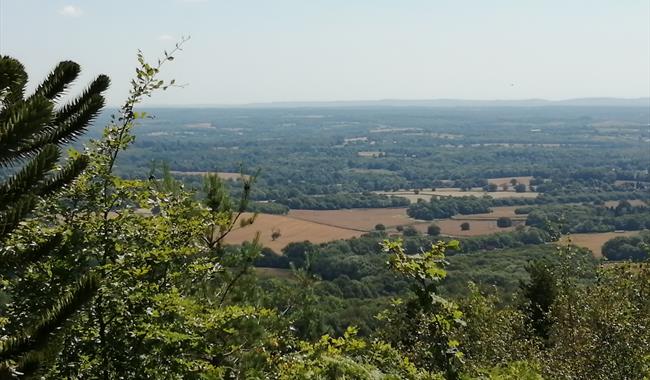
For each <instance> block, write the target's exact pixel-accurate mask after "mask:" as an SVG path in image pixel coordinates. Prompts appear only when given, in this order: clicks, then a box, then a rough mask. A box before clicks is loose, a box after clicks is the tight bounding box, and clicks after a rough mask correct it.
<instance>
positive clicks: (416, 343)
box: [380, 240, 464, 379]
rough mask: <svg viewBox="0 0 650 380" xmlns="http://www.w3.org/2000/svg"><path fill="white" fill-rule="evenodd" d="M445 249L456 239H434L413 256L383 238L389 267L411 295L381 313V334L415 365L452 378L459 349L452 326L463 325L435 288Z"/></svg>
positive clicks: (441, 275) (441, 272)
mask: <svg viewBox="0 0 650 380" xmlns="http://www.w3.org/2000/svg"><path fill="white" fill-rule="evenodd" d="M447 249H458V242H457V241H451V242H449V243H443V242H439V243H436V244H433V245H432V246H431V249H429V250H427V251H425V252H422V253H421V254H420V255H417V256H407V255H406V253H405V252H404V249H403V247H402V242H401V241H399V240H398V241H394V242H391V241H385V242H384V243H383V250H384V251H385V252H387V253H388V254H390V258H389V261H388V263H389V267H390V268H391V270H392V271H394V272H395V273H397V274H399V275H401V276H404V277H405V278H406V279H408V280H409V282H410V283H411V290H412V291H413V294H414V295H415V297H414V298H409V299H407V300H405V301H398V302H395V303H394V304H393V306H392V308H391V309H389V310H387V311H386V312H384V313H382V314H381V315H380V318H381V319H382V320H383V321H384V322H385V326H384V328H383V329H382V333H381V336H382V338H383V339H385V340H386V341H387V342H390V343H391V344H392V345H393V346H395V347H396V348H397V349H399V350H400V351H402V352H404V354H405V355H406V356H407V357H409V359H410V360H411V361H413V363H414V364H415V365H416V366H418V367H421V368H424V369H426V370H428V371H433V372H437V371H440V372H441V373H444V375H445V378H447V379H457V378H459V376H460V368H461V364H462V358H463V353H462V352H461V351H460V349H459V342H458V341H457V340H456V339H454V331H455V329H456V328H458V327H460V326H462V325H464V322H463V321H462V319H461V318H462V315H463V314H462V312H461V311H460V310H459V309H458V307H457V305H456V304H454V303H453V302H450V301H448V300H446V299H444V298H442V297H441V296H440V295H439V294H438V292H437V288H438V286H439V285H440V282H441V281H442V280H443V279H444V278H445V276H446V274H447V272H446V271H445V270H444V268H443V265H444V260H445V251H446V250H447Z"/></svg>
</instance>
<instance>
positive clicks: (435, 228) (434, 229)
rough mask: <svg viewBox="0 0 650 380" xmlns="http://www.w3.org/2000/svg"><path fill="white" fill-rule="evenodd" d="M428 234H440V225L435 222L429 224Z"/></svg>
mask: <svg viewBox="0 0 650 380" xmlns="http://www.w3.org/2000/svg"><path fill="white" fill-rule="evenodd" d="M427 235H429V236H438V235H440V226H438V225H437V224H435V223H431V224H429V226H428V227H427Z"/></svg>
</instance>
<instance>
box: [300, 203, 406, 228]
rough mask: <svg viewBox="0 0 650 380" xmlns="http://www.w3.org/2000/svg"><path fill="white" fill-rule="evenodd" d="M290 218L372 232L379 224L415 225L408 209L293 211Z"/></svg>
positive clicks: (390, 225) (392, 225)
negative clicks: (407, 211)
mask: <svg viewBox="0 0 650 380" xmlns="http://www.w3.org/2000/svg"><path fill="white" fill-rule="evenodd" d="M288 216H289V217H291V218H294V219H300V220H305V221H310V222H316V223H322V224H326V225H331V226H336V227H342V228H349V229H354V230H363V231H370V230H372V229H374V228H375V226H376V225H377V224H379V223H381V224H383V225H385V226H386V227H394V226H398V225H408V224H413V223H414V222H415V221H416V220H415V219H412V218H410V217H409V216H408V215H406V208H405V207H400V208H374V209H349V210H322V211H321V210H291V211H289V214H288Z"/></svg>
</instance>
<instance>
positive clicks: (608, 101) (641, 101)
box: [240, 98, 650, 108]
mask: <svg viewBox="0 0 650 380" xmlns="http://www.w3.org/2000/svg"><path fill="white" fill-rule="evenodd" d="M545 106H587V107H650V98H576V99H566V100H546V99H521V100H472V99H421V100H402V99H382V100H359V101H331V102H270V103H250V104H245V105H241V106H240V107H252V108H276V107H277V108H288V107H545Z"/></svg>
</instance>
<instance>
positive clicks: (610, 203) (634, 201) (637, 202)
mask: <svg viewBox="0 0 650 380" xmlns="http://www.w3.org/2000/svg"><path fill="white" fill-rule="evenodd" d="M618 202H620V201H605V207H616V206H618ZM628 202H630V204H631V205H632V206H647V204H646V203H645V202H644V201H642V200H641V199H632V200H629V201H628Z"/></svg>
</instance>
